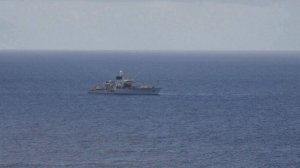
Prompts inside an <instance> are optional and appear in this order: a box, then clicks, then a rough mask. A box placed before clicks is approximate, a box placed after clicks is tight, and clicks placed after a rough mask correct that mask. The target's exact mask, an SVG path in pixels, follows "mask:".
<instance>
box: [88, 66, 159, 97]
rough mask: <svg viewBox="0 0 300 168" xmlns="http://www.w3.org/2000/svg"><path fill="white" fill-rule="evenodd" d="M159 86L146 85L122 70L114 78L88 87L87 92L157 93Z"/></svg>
mask: <svg viewBox="0 0 300 168" xmlns="http://www.w3.org/2000/svg"><path fill="white" fill-rule="evenodd" d="M160 90H161V88H160V87H159V86H158V84H157V85H156V86H155V85H148V84H144V83H141V82H137V81H135V80H133V79H129V78H128V77H127V76H126V75H125V73H124V72H123V71H120V72H119V74H118V75H116V79H115V80H108V81H106V82H104V83H102V84H98V85H95V86H93V87H92V88H90V90H89V93H96V94H118V95H158V94H159V92H160Z"/></svg>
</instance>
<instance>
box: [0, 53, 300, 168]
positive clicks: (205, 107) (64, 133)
mask: <svg viewBox="0 0 300 168" xmlns="http://www.w3.org/2000/svg"><path fill="white" fill-rule="evenodd" d="M119 70H124V71H125V72H126V73H127V75H128V76H130V77H132V78H134V79H136V80H139V81H143V82H145V83H150V84H156V83H157V81H158V80H159V85H160V86H161V87H162V88H163V89H162V91H161V94H160V95H159V96H146V95H143V96H117V95H95V94H88V89H89V88H90V87H91V86H93V85H94V84H98V83H102V82H104V81H106V80H108V79H114V77H115V75H116V74H117V73H118V72H119ZM0 167H1V168H8V167H9V168H44V167H45V168H53V167H58V168H64V167H70V168H82V167H86V168H99V167H105V168H123V167H124V168H127V167H128V168H161V167H162V168H164V167H166V168H198V167H199V168H299V167H300V53H288V52H286V53H285V52H280V53H267V52H262V53H259V52H253V53H221V52H219V53H217V52H215V53H209V52H207V53H185V52H180V53H168V52H163V53H159V52H145V53H143V52H124V53H122V52H95V51H94V52H88V51H86V52H84V51H80V52H79V51H78V52H75V51H74V52H71V51H69V52H67V51H61V52H59V51H57V52H50V51H49V52H46V51H44V52H42V51H36V52H29V51H27V52H25V51H23V52H22V51H2V52H0Z"/></svg>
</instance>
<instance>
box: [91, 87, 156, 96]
mask: <svg viewBox="0 0 300 168" xmlns="http://www.w3.org/2000/svg"><path fill="white" fill-rule="evenodd" d="M159 91H160V88H119V89H114V90H107V89H91V90H90V91H89V93H95V94H117V95H158V94H159Z"/></svg>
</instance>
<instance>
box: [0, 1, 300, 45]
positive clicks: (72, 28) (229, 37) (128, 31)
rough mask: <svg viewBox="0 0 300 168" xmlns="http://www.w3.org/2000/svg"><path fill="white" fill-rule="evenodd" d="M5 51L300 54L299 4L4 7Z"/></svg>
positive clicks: (0, 16) (0, 32) (0, 18)
mask: <svg viewBox="0 0 300 168" xmlns="http://www.w3.org/2000/svg"><path fill="white" fill-rule="evenodd" d="M0 49H68V50H70V49H71V50H73V49H76V50H89V49H92V50H115V49H118V50H300V0H0Z"/></svg>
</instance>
